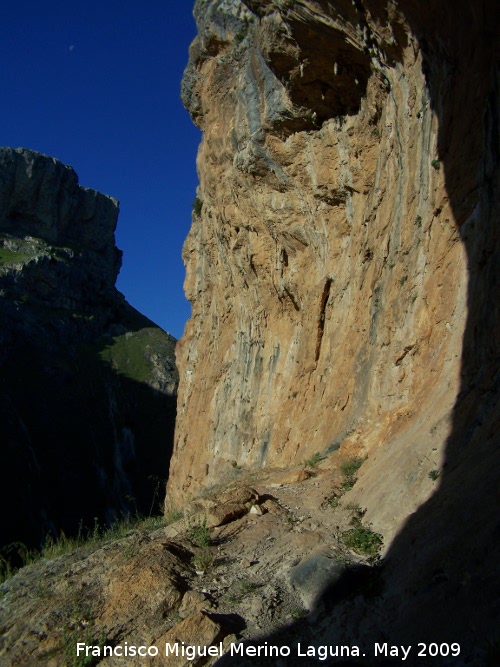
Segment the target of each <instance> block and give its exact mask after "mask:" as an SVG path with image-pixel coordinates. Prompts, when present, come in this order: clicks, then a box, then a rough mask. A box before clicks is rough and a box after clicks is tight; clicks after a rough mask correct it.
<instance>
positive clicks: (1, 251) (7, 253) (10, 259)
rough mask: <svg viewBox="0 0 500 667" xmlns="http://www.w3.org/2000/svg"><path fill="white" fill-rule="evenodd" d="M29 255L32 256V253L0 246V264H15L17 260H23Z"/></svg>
mask: <svg viewBox="0 0 500 667" xmlns="http://www.w3.org/2000/svg"><path fill="white" fill-rule="evenodd" d="M30 257H32V255H30V254H29V253H26V252H19V251H16V250H9V248H0V266H2V264H16V263H17V262H24V261H25V260H27V259H29V258H30Z"/></svg>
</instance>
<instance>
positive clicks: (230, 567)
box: [0, 459, 367, 667]
mask: <svg viewBox="0 0 500 667" xmlns="http://www.w3.org/2000/svg"><path fill="white" fill-rule="evenodd" d="M322 463H323V462H322V461H318V460H316V459H313V460H311V461H310V462H309V465H304V466H301V467H299V468H296V469H292V470H289V471H287V472H282V471H281V472H267V473H265V474H261V475H260V476H259V477H255V478H254V479H245V480H240V481H239V482H237V483H236V484H235V485H234V486H233V487H232V488H229V489H225V490H223V491H222V490H221V491H220V493H212V494H210V495H209V496H205V497H204V498H201V499H198V500H197V501H195V502H194V503H192V504H191V505H190V507H189V508H188V509H187V510H186V513H185V516H183V517H182V518H176V520H175V521H173V522H172V523H170V524H169V525H167V526H166V527H162V528H160V529H157V530H154V531H152V532H146V530H141V529H137V530H131V531H129V532H128V534H127V535H126V536H125V537H123V538H121V539H119V540H111V541H108V542H106V543H104V544H101V545H99V546H98V547H97V548H96V545H94V546H92V545H89V546H86V547H82V548H80V549H78V550H76V551H74V552H72V553H69V554H66V555H63V556H60V557H58V558H56V559H54V560H45V559H44V560H38V561H37V562H35V563H34V564H32V565H30V566H28V567H25V568H23V569H22V570H20V571H19V572H18V573H17V574H16V575H15V576H14V577H12V578H11V579H9V580H8V581H6V582H4V583H3V584H2V586H1V593H2V601H1V606H0V614H1V616H0V618H1V621H0V623H1V631H2V644H1V652H0V665H2V667H3V666H4V665H5V666H7V665H12V666H13V667H14V666H21V665H23V666H24V665H47V667H56V666H60V665H63V664H64V665H83V664H103V665H110V666H111V665H123V664H127V665H130V666H134V665H143V664H151V665H158V666H160V665H172V666H173V665H179V666H180V665H188V664H190V663H189V662H188V660H187V658H185V657H182V656H178V657H176V656H168V657H165V656H164V655H163V654H164V649H163V647H164V645H165V643H166V642H171V643H174V642H176V641H184V642H185V643H186V644H187V645H200V644H207V645H211V644H212V645H214V646H219V642H220V641H222V642H223V645H224V650H227V648H228V647H229V645H230V643H231V642H237V641H239V640H246V639H249V640H250V639H251V640H253V641H259V642H261V643H263V642H264V641H266V639H265V638H266V637H270V636H271V635H273V634H276V633H278V634H277V636H278V635H279V633H283V632H284V633H285V634H284V635H283V637H282V638H281V640H279V641H281V642H285V643H286V640H285V639H284V637H285V636H286V635H287V630H286V629H287V628H292V627H293V631H291V632H292V634H293V638H294V639H293V641H294V642H296V641H297V638H298V641H300V640H301V638H302V640H303V641H305V642H307V641H311V640H313V639H314V627H315V625H316V623H317V611H315V609H316V603H317V600H318V598H319V597H320V595H321V593H322V592H323V591H324V590H325V588H326V587H327V586H328V585H329V584H331V583H332V581H335V580H336V579H338V578H339V577H340V575H341V574H342V573H343V572H344V571H345V570H346V568H347V566H348V565H349V564H355V563H365V562H366V561H367V556H366V555H363V554H362V553H360V551H359V549H358V550H356V549H352V548H349V547H348V546H347V545H346V533H345V531H346V530H350V529H352V528H353V526H356V525H361V523H360V520H362V519H361V515H362V512H361V511H360V508H357V507H355V506H352V505H349V503H348V502H347V500H346V498H345V497H343V493H344V490H345V488H346V487H348V486H349V485H350V483H351V482H352V481H353V478H352V477H349V474H347V475H346V474H345V473H343V472H341V470H340V469H337V470H336V471H334V472H331V471H327V470H322V468H321V466H322ZM348 473H349V471H348ZM343 487H344V488H343ZM214 524H218V525H214ZM291 636H292V635H290V637H291ZM259 638H260V639H259ZM77 642H85V643H86V644H87V645H96V646H103V645H104V644H106V645H109V646H117V645H122V646H123V645H125V643H126V642H128V645H129V646H132V645H135V646H139V645H146V646H154V645H156V646H158V647H161V652H160V655H159V656H158V657H154V658H149V662H148V661H147V660H148V659H146V658H133V657H130V656H129V657H128V658H127V659H126V660H125V661H124V659H123V658H117V657H106V658H104V659H102V660H101V659H99V658H95V659H94V660H92V661H91V660H90V656H89V659H88V662H85V661H84V658H83V657H82V656H80V657H77V656H76V643H77ZM269 642H270V643H271V640H269ZM216 660H217V658H216V657H213V658H211V659H210V660H209V662H208V663H204V661H203V660H199V661H196V660H195V662H194V663H193V664H213V663H214V662H215V661H216ZM252 662H253V664H256V663H255V660H252ZM287 664H290V663H287ZM301 664H305V663H304V660H302V661H301Z"/></svg>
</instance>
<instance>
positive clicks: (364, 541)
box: [341, 523, 383, 556]
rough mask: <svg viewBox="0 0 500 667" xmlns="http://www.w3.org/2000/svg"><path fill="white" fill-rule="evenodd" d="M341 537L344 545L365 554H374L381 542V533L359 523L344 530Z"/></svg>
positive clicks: (378, 549) (376, 552)
mask: <svg viewBox="0 0 500 667" xmlns="http://www.w3.org/2000/svg"><path fill="white" fill-rule="evenodd" d="M341 539H342V542H343V543H344V544H345V546H346V547H348V548H349V549H353V550H354V551H357V552H358V553H362V554H364V555H365V556H376V555H377V554H378V553H379V551H380V549H381V548H382V542H383V540H382V535H380V534H379V533H375V532H374V531H373V530H372V529H371V528H367V527H365V526H362V525H361V523H359V524H358V525H356V526H355V527H354V528H349V529H348V530H344V532H343V533H342V536H341Z"/></svg>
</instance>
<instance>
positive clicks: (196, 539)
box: [187, 516, 211, 547]
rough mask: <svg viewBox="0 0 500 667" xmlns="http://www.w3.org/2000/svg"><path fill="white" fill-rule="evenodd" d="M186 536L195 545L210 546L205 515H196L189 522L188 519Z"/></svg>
mask: <svg viewBox="0 0 500 667" xmlns="http://www.w3.org/2000/svg"><path fill="white" fill-rule="evenodd" d="M187 534H188V538H189V539H190V540H191V542H192V543H193V544H194V545H196V546H197V547H208V546H210V543H211V539H210V530H209V529H208V527H207V517H206V516H205V517H203V519H202V518H201V517H198V518H197V519H196V520H195V521H193V522H192V523H191V520H190V519H189V521H188V531H187Z"/></svg>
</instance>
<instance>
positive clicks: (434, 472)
mask: <svg viewBox="0 0 500 667" xmlns="http://www.w3.org/2000/svg"><path fill="white" fill-rule="evenodd" d="M438 477H439V470H431V471H430V473H429V479H432V481H433V482H435V481H436V480H437V478H438Z"/></svg>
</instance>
